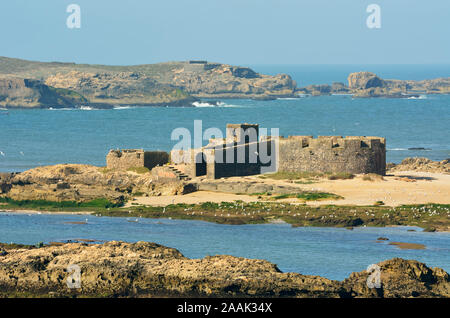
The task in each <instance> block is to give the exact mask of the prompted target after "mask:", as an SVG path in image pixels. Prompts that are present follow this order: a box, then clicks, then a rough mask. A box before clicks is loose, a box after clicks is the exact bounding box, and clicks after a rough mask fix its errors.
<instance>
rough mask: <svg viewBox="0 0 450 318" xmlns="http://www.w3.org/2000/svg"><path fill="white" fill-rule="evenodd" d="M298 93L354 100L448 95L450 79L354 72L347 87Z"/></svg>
mask: <svg viewBox="0 0 450 318" xmlns="http://www.w3.org/2000/svg"><path fill="white" fill-rule="evenodd" d="M297 92H298V93H302V94H310V95H312V96H320V95H331V94H351V95H353V97H356V98H358V97H359V98H364V97H366V98H367V97H385V98H408V97H419V96H420V95H421V94H449V93H450V78H448V77H447V78H438V79H431V80H422V81H412V80H387V79H382V78H380V77H379V76H377V75H376V74H375V73H371V72H356V73H351V74H350V75H349V76H348V85H345V84H344V83H340V82H336V83H333V84H332V85H328V84H324V85H309V86H306V87H303V88H299V89H297Z"/></svg>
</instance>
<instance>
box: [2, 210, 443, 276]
mask: <svg viewBox="0 0 450 318" xmlns="http://www.w3.org/2000/svg"><path fill="white" fill-rule="evenodd" d="M86 219H87V224H68V222H74V221H78V222H79V221H86ZM411 230H415V232H411ZM380 236H382V237H387V238H389V241H382V242H378V243H377V242H376V241H377V238H378V237H380ZM76 239H91V240H96V241H99V242H101V241H102V240H104V241H110V240H122V241H127V242H137V241H148V242H155V243H159V244H162V245H165V246H168V247H174V248H176V249H178V250H179V251H180V252H181V253H183V254H184V255H185V256H186V257H189V258H203V257H205V256H207V255H233V256H237V257H247V258H254V259H265V260H267V261H270V262H272V263H275V264H277V265H278V267H279V269H280V270H282V271H283V272H297V273H302V274H308V275H320V276H324V277H327V278H330V279H337V280H342V279H344V278H346V277H348V275H349V274H350V273H351V272H355V271H363V270H365V269H367V267H368V266H369V265H370V264H374V263H378V262H380V261H383V260H388V259H392V258H394V257H401V258H404V259H415V260H418V261H421V262H424V263H426V264H427V265H428V266H432V267H441V268H443V269H444V270H446V271H447V272H449V271H450V233H427V232H422V231H421V229H419V228H414V227H385V228H375V227H366V228H364V227H361V228H354V229H353V230H347V229H345V228H319V227H299V228H293V227H291V226H290V225H288V224H261V225H223V224H214V223H208V222H203V221H187V220H169V219H138V220H137V222H136V219H135V218H113V217H95V216H90V215H88V216H87V215H54V214H53V215H52V214H41V215H38V214H14V213H1V212H0V242H8V243H9V242H15V243H23V244H36V243H38V242H52V241H67V240H76ZM389 242H407V243H418V244H423V245H425V246H426V249H424V250H401V249H399V248H398V247H396V246H392V245H389Z"/></svg>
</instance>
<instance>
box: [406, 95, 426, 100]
mask: <svg viewBox="0 0 450 318" xmlns="http://www.w3.org/2000/svg"><path fill="white" fill-rule="evenodd" d="M427 98H428V96H427V95H419V97H417V96H411V97H408V99H427Z"/></svg>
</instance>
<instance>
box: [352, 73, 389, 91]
mask: <svg viewBox="0 0 450 318" xmlns="http://www.w3.org/2000/svg"><path fill="white" fill-rule="evenodd" d="M385 86H386V83H385V82H384V80H382V79H381V78H379V77H378V76H377V75H376V74H374V73H371V72H357V73H351V74H350V75H349V76H348V87H349V88H350V89H369V88H374V87H385Z"/></svg>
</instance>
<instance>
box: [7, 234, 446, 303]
mask: <svg viewBox="0 0 450 318" xmlns="http://www.w3.org/2000/svg"><path fill="white" fill-rule="evenodd" d="M71 264H77V265H78V266H79V268H80V270H81V273H80V286H79V288H72V289H69V288H68V285H67V280H68V278H69V273H68V267H69V265H71ZM378 265H379V266H380V269H381V281H382V286H381V287H380V288H369V287H368V285H367V280H368V277H369V273H368V272H366V271H363V272H359V273H352V274H351V275H350V276H349V277H348V278H346V279H345V280H343V281H334V280H329V279H326V278H322V277H320V276H310V275H302V274H299V273H283V272H281V271H280V270H279V269H278V267H277V266H276V265H275V264H272V263H270V262H268V261H264V260H257V259H246V258H238V257H233V256H227V255H217V256H208V257H205V258H203V259H189V258H186V257H185V256H183V255H182V254H181V253H180V252H179V251H178V250H176V249H173V248H168V247H165V246H162V245H158V244H155V243H148V242H137V243H124V242H107V243H104V244H101V245H98V244H86V243H71V244H57V243H53V244H50V245H48V246H42V247H32V246H31V247H30V246H8V244H1V245H0V297H24V296H25V297H77V296H82V297H86V296H87V297H99V296H100V297H155V296H156V297H158V296H159V297H167V296H170V297H314V298H318V297H327V298H330V297H331V298H359V297H365V298H366V297H370V298H372V297H375V298H391V297H395V298H399V297H405V298H407V297H450V276H449V274H448V273H446V272H445V271H444V270H443V269H440V268H429V267H427V266H426V265H425V264H423V263H420V262H417V261H411V260H403V259H399V258H396V259H392V260H388V261H384V262H381V263H379V264H378ZM76 287H78V286H76Z"/></svg>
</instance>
